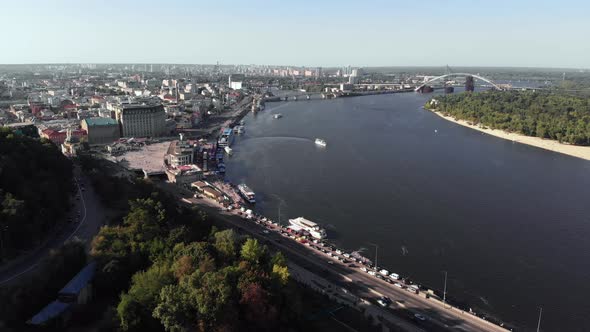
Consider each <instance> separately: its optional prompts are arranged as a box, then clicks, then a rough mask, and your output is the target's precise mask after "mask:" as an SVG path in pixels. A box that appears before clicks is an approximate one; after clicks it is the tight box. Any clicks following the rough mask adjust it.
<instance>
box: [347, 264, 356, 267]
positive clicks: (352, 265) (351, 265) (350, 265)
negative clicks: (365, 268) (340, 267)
mask: <svg viewBox="0 0 590 332" xmlns="http://www.w3.org/2000/svg"><path fill="white" fill-rule="evenodd" d="M348 267H356V265H355V264H348Z"/></svg>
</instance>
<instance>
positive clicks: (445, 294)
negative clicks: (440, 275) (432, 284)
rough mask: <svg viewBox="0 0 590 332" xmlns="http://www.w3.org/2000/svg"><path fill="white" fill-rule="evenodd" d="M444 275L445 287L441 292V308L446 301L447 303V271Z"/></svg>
mask: <svg viewBox="0 0 590 332" xmlns="http://www.w3.org/2000/svg"><path fill="white" fill-rule="evenodd" d="M444 273H445V287H444V290H443V307H444V306H445V305H446V301H447V271H444Z"/></svg>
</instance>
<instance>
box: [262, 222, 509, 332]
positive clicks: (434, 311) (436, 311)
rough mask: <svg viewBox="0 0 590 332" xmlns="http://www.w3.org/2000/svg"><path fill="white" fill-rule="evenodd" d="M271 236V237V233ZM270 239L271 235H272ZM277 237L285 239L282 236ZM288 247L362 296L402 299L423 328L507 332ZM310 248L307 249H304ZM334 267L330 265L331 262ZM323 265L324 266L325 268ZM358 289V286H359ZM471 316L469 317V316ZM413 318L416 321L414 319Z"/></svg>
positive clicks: (293, 245) (292, 243) (318, 254)
mask: <svg viewBox="0 0 590 332" xmlns="http://www.w3.org/2000/svg"><path fill="white" fill-rule="evenodd" d="M271 234H272V233H271ZM269 235H270V234H269ZM274 236H279V237H283V236H281V235H279V234H276V233H275V235H274ZM285 245H286V246H288V247H289V248H290V249H291V250H294V251H297V250H302V251H309V250H311V253H310V255H311V256H316V257H317V258H318V261H320V262H321V261H322V258H324V260H323V261H324V262H323V263H325V265H324V268H328V269H333V270H336V271H335V272H336V273H338V274H341V275H345V276H347V277H348V278H350V279H352V280H353V281H356V282H357V283H358V282H362V284H363V286H364V287H362V288H364V290H363V289H360V290H357V291H361V292H362V291H364V293H362V294H363V295H365V296H367V297H368V298H373V297H375V294H372V293H371V291H370V290H371V289H372V290H375V291H377V292H379V293H381V294H383V295H385V296H388V297H390V298H395V299H400V300H401V301H403V302H402V303H403V304H404V307H406V308H408V310H410V311H412V312H415V313H419V314H422V315H424V316H426V317H427V320H426V321H419V323H420V324H421V325H427V326H430V327H431V328H433V327H434V326H433V325H436V326H438V327H439V328H444V329H448V328H450V327H460V328H467V329H470V330H484V331H505V330H504V329H501V328H495V326H494V325H491V326H488V324H485V323H483V322H482V324H478V322H477V321H475V320H474V319H469V318H473V317H458V316H457V315H455V314H456V313H455V312H450V311H446V310H445V309H444V308H442V307H440V308H438V307H437V306H436V303H434V302H433V301H432V300H428V299H425V298H422V297H420V296H419V295H417V294H414V293H411V292H409V291H407V290H404V289H399V288H395V287H394V286H393V285H392V284H389V283H387V282H385V281H383V280H380V279H378V278H376V277H374V276H371V275H369V274H367V273H366V272H362V271H360V270H359V271H355V270H352V269H351V268H349V267H347V266H343V265H342V264H341V263H340V262H339V261H337V260H335V259H334V258H332V257H330V256H328V255H326V254H324V253H323V252H320V251H318V250H317V249H313V248H310V247H309V246H305V245H301V244H300V243H298V242H296V241H291V239H286V244H285ZM305 247H307V248H305ZM329 261H330V262H332V263H328V262H329ZM323 263H322V264H323ZM357 286H359V285H357ZM466 315H468V314H466ZM412 318H414V317H412Z"/></svg>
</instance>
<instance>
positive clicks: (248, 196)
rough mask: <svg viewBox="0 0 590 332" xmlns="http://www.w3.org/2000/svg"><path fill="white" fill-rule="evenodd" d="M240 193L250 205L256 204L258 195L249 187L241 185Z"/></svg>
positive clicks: (239, 187)
mask: <svg viewBox="0 0 590 332" xmlns="http://www.w3.org/2000/svg"><path fill="white" fill-rule="evenodd" d="M238 192H239V193H240V195H241V196H242V197H244V199H245V200H247V201H248V202H249V203H252V204H254V203H256V194H255V193H254V192H253V191H252V189H250V188H249V187H248V186H247V185H245V184H243V183H242V184H239V185H238Z"/></svg>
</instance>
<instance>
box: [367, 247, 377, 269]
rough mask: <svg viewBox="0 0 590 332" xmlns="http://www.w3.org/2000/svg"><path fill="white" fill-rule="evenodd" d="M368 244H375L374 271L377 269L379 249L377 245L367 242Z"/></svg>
mask: <svg viewBox="0 0 590 332" xmlns="http://www.w3.org/2000/svg"><path fill="white" fill-rule="evenodd" d="M368 243H369V244H370V245H372V246H375V271H377V252H378V251H379V245H377V244H375V243H371V242H368Z"/></svg>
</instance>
